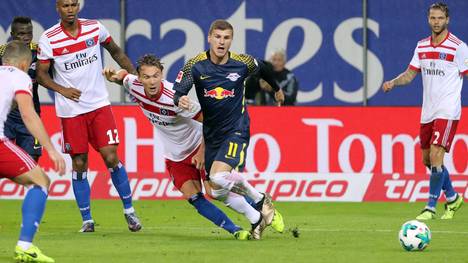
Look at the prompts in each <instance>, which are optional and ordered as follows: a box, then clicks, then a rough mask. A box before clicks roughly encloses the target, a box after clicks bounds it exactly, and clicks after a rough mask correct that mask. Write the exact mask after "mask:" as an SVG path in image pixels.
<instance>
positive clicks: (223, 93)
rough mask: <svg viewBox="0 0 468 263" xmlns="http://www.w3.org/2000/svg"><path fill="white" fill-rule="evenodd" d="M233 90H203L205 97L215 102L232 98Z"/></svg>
mask: <svg viewBox="0 0 468 263" xmlns="http://www.w3.org/2000/svg"><path fill="white" fill-rule="evenodd" d="M234 96H235V95H234V89H232V90H227V89H224V88H222V87H216V88H214V89H212V90H206V89H205V97H210V98H214V99H217V100H222V99H225V98H229V97H234Z"/></svg>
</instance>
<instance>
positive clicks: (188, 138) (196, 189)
mask: <svg viewBox="0 0 468 263" xmlns="http://www.w3.org/2000/svg"><path fill="white" fill-rule="evenodd" d="M137 65H138V66H137V72H138V76H135V75H132V74H127V71H126V70H119V71H117V72H116V71H115V70H113V69H111V68H106V69H104V74H105V75H106V78H107V79H108V80H109V81H112V82H116V83H119V84H122V82H123V85H124V87H125V89H126V91H127V92H128V93H129V94H130V96H131V98H132V99H133V101H134V102H136V103H138V105H139V106H140V108H141V110H142V111H143V113H144V114H145V115H146V117H147V118H148V120H149V121H150V122H151V123H152V124H153V125H154V127H156V129H157V131H158V133H157V134H158V137H157V139H158V140H160V141H161V142H162V143H163V145H164V154H165V157H166V166H167V169H168V171H169V174H170V175H171V177H172V180H173V183H174V185H175V186H176V187H177V189H179V190H180V191H181V192H182V193H183V195H184V198H185V199H187V200H188V202H189V203H190V204H191V205H193V206H194V207H195V209H197V211H198V212H199V213H200V214H201V215H202V216H204V217H205V218H207V219H208V220H210V221H212V222H213V223H214V224H216V225H218V226H220V227H222V228H224V229H225V230H227V231H229V232H230V233H232V234H234V236H235V238H236V239H239V240H245V239H249V238H250V233H249V232H248V231H245V230H242V229H241V228H240V227H239V226H236V225H235V224H234V223H232V221H231V220H230V219H229V218H228V217H227V216H226V215H225V214H224V213H223V212H222V211H221V210H220V209H218V208H217V207H216V206H214V205H213V204H212V203H210V202H209V201H207V200H206V199H205V197H204V195H203V193H202V185H201V181H203V183H204V186H205V189H206V190H207V192H208V193H209V194H210V193H211V187H210V185H209V183H208V182H207V181H206V177H205V172H204V159H205V158H204V148H205V145H204V142H203V135H202V124H201V121H202V120H203V116H202V114H201V111H200V105H199V104H197V103H194V104H193V107H192V109H191V110H190V111H186V110H182V109H181V108H179V107H176V106H175V105H174V101H173V96H174V91H173V89H172V86H173V84H172V83H170V82H168V81H166V80H163V79H162V75H163V69H164V68H163V65H162V64H161V61H160V60H159V58H157V57H156V56H154V55H144V56H142V57H141V58H140V59H139V60H138V62H137ZM224 203H225V204H226V205H227V206H229V207H230V208H232V209H233V210H235V211H237V212H239V213H241V214H244V215H245V216H246V217H247V218H248V219H249V218H252V217H254V216H255V214H256V213H258V212H257V210H255V208H253V207H252V206H250V205H249V204H248V203H247V202H246V200H245V199H244V197H242V196H240V195H238V194H235V193H230V194H229V195H228V197H227V198H226V200H224ZM249 220H250V219H249Z"/></svg>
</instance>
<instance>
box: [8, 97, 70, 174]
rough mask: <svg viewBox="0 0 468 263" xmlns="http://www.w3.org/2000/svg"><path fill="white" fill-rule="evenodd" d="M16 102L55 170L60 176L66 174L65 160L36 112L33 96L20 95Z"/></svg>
mask: <svg viewBox="0 0 468 263" xmlns="http://www.w3.org/2000/svg"><path fill="white" fill-rule="evenodd" d="M15 100H16V102H17V103H18V108H19V110H20V113H21V118H22V119H23V122H24V124H25V125H26V128H28V130H29V132H31V134H32V135H33V136H34V137H35V138H37V140H39V142H40V143H41V144H42V146H44V148H45V149H46V150H47V153H48V154H49V158H50V159H51V160H52V162H54V165H55V170H56V171H57V172H58V173H59V174H60V175H63V174H65V160H64V159H63V157H62V156H61V155H60V154H59V153H58V152H57V151H56V150H55V148H54V146H53V145H52V142H51V141H50V138H49V135H47V132H46V130H45V128H44V125H43V124H42V121H41V119H40V118H39V116H38V115H37V113H36V111H35V110H34V105H33V101H32V98H31V95H29V94H22V93H19V94H17V95H15Z"/></svg>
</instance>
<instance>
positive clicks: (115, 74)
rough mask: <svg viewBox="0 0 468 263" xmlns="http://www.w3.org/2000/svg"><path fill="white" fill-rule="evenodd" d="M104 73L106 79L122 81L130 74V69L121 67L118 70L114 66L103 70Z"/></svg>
mask: <svg viewBox="0 0 468 263" xmlns="http://www.w3.org/2000/svg"><path fill="white" fill-rule="evenodd" d="M102 74H103V75H104V76H105V77H106V79H107V80H108V81H110V82H120V81H122V80H123V79H124V78H125V76H126V75H127V74H128V71H126V70H125V69H121V70H118V71H116V70H115V69H113V68H108V67H106V68H104V69H103V70H102Z"/></svg>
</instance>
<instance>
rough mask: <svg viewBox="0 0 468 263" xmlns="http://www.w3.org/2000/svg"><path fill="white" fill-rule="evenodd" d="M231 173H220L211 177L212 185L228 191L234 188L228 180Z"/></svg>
mask: <svg viewBox="0 0 468 263" xmlns="http://www.w3.org/2000/svg"><path fill="white" fill-rule="evenodd" d="M229 174H230V173H229V172H218V173H215V174H213V175H212V176H210V180H211V183H213V184H214V185H216V186H218V187H220V188H223V189H227V190H228V191H229V190H230V188H231V187H232V182H231V181H229V180H228V179H227V177H228V176H229Z"/></svg>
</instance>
